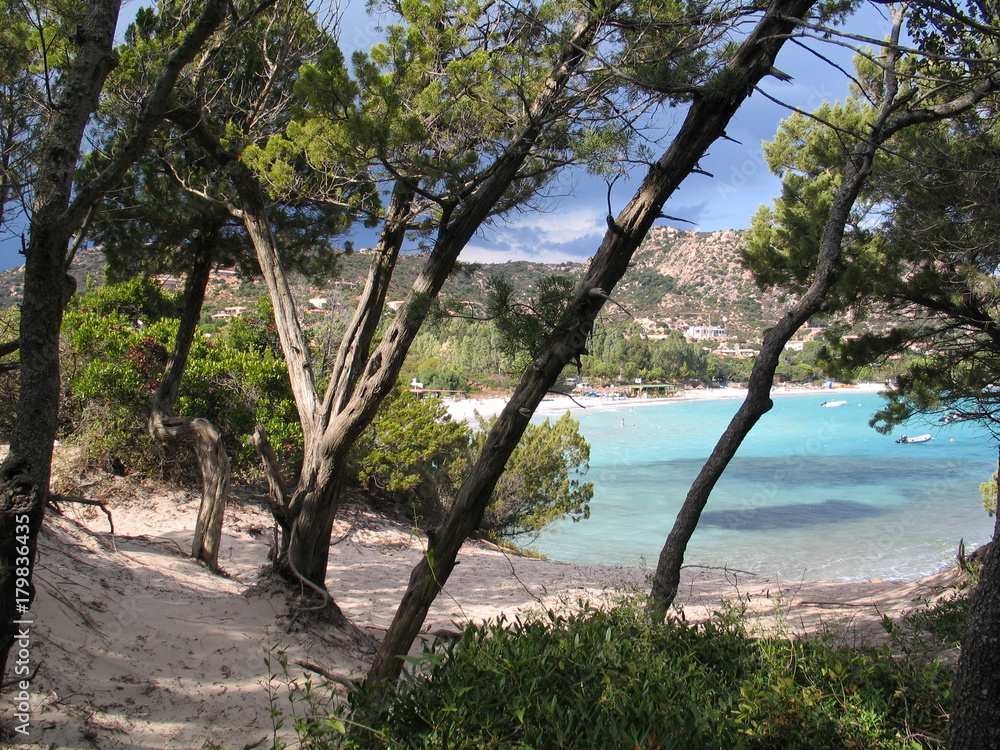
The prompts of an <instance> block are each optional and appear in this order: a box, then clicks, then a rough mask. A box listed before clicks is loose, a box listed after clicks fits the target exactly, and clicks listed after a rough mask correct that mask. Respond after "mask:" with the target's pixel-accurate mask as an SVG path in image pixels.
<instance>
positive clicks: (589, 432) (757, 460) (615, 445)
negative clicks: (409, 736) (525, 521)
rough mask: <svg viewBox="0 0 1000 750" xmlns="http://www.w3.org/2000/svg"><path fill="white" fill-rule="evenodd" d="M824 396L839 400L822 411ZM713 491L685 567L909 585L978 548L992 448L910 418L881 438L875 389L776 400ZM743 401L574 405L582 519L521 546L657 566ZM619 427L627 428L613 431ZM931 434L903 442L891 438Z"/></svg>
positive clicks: (971, 432)
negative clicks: (586, 503) (585, 468)
mask: <svg viewBox="0 0 1000 750" xmlns="http://www.w3.org/2000/svg"><path fill="white" fill-rule="evenodd" d="M833 398H837V399H844V398H846V399H848V403H847V404H845V405H843V406H839V407H835V408H824V407H822V406H821V404H822V402H824V401H830V400H832V399H833ZM774 402H775V406H774V408H773V409H772V410H771V411H770V412H769V413H768V414H766V415H765V416H764V417H763V418H762V419H761V421H760V422H759V423H758V424H757V426H756V427H755V428H754V429H753V431H752V432H751V433H750V435H749V437H748V438H747V440H746V441H745V442H744V444H743V446H742V447H741V448H740V450H739V452H738V453H737V455H736V457H735V458H734V460H733V462H732V463H731V464H730V467H729V468H728V470H727V471H726V473H725V475H724V476H723V478H722V479H721V480H720V482H719V484H718V485H717V486H716V488H715V490H714V491H713V493H712V497H711V499H710V500H709V503H708V506H707V508H706V509H705V512H704V514H703V516H702V521H701V524H700V525H699V528H698V530H697V531H696V532H695V535H694V537H693V538H692V540H691V543H690V545H689V546H688V552H687V557H686V561H687V563H691V564H703V565H711V566H728V567H730V568H737V569H742V570H748V571H752V572H755V573H760V574H763V575H773V576H779V577H781V578H786V579H800V578H802V579H819V578H839V579H867V578H887V579H912V578H916V577H919V576H921V575H925V574H929V573H934V572H937V571H938V570H941V569H942V568H943V567H945V566H946V565H948V564H949V563H950V562H952V561H953V560H954V557H955V552H956V549H957V546H958V543H959V540H960V539H963V538H964V540H965V545H966V549H967V550H972V549H974V548H975V546H976V545H978V544H981V543H983V542H985V541H987V540H988V539H989V538H990V535H991V533H992V529H993V520H992V519H991V518H989V516H987V514H986V513H985V511H984V510H983V508H982V501H981V498H980V491H979V485H980V483H981V482H984V481H986V480H987V479H989V477H990V475H991V474H992V472H993V471H994V469H995V467H996V455H997V454H996V447H995V445H994V443H993V441H992V439H991V438H990V437H989V436H987V435H985V434H984V433H983V432H982V431H981V430H980V429H978V428H976V427H975V426H974V425H970V424H954V425H943V424H940V423H938V422H933V423H930V422H920V423H915V424H910V425H907V426H906V428H905V429H899V430H897V431H895V433H894V434H892V435H879V434H878V433H877V432H875V431H874V430H873V429H871V428H870V427H869V426H868V420H869V418H870V417H871V415H872V413H873V412H874V411H875V409H876V408H877V407H878V406H879V405H880V404H881V403H882V400H881V399H880V398H879V397H878V396H877V395H876V394H868V393H853V394H848V395H841V394H836V396H834V395H833V394H831V393H829V392H827V393H818V394H808V395H798V394H797V395H787V396H776V397H775V399H774ZM740 403H741V400H738V399H726V400H703V401H687V402H668V403H663V404H649V405H644V404H639V405H636V406H634V407H633V406H630V405H629V404H628V403H625V404H623V405H621V406H616V407H613V408H612V407H594V408H590V409H585V410H580V409H575V410H574V411H573V416H574V417H575V418H576V419H579V420H580V422H581V430H582V432H583V434H584V435H585V436H586V438H587V440H588V441H589V442H590V443H591V446H592V448H591V468H590V472H589V473H588V475H587V479H588V481H592V482H594V485H595V489H594V499H593V500H592V502H591V504H590V505H591V517H590V518H589V519H588V520H586V521H581V522H579V523H572V522H569V521H564V522H559V523H556V524H553V525H552V526H551V527H549V528H548V529H546V530H544V531H543V532H542V534H541V535H540V536H539V537H538V539H537V540H535V541H534V542H533V543H531V546H534V547H536V548H537V549H539V550H540V551H542V552H544V553H545V554H547V555H548V556H550V557H551V558H553V559H556V560H565V561H570V562H588V563H604V564H612V565H617V564H621V565H645V566H647V567H653V566H655V564H656V559H657V556H658V555H659V552H660V548H661V547H662V545H663V542H664V540H665V539H666V536H667V533H668V532H669V530H670V527H671V526H672V524H673V521H674V517H675V515H676V513H677V510H678V509H679V507H680V505H681V502H682V501H683V499H684V496H685V494H686V493H687V491H688V488H689V487H690V485H691V481H692V480H693V479H694V477H695V476H696V475H697V473H698V471H699V470H700V469H701V467H702V465H703V463H704V460H705V458H706V457H707V456H708V455H709V454H710V453H711V451H712V448H713V446H714V445H715V442H716V441H717V440H718V438H719V436H720V435H721V434H722V432H723V430H724V429H725V427H726V425H727V424H728V422H729V419H730V417H731V416H732V415H733V414H734V413H735V411H736V409H738V408H739V405H740ZM623 421H624V426H623V425H622V422H623ZM904 432H905V433H908V434H910V435H919V434H924V433H928V432H929V433H931V434H932V435H934V439H933V440H931V441H930V442H928V443H923V444H914V445H900V444H897V443H896V442H895V439H896V438H897V437H898V436H899V435H900V434H902V433H904Z"/></svg>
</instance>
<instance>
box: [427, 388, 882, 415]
mask: <svg viewBox="0 0 1000 750" xmlns="http://www.w3.org/2000/svg"><path fill="white" fill-rule="evenodd" d="M884 388H885V386H884V385H882V384H881V383H860V384H858V385H851V386H837V387H835V388H819V387H803V386H784V385H777V386H775V387H774V388H772V389H771V393H772V395H775V396H795V395H813V396H815V395H817V394H830V397H831V400H832V399H833V398H834V397H836V398H842V397H843V396H849V395H850V394H852V393H878V392H879V391H881V390H883V389H884ZM746 395H747V390H746V388H689V389H687V390H683V391H680V392H678V393H677V394H676V395H674V396H668V397H665V398H623V397H620V396H619V397H616V396H611V395H599V396H584V395H582V394H581V395H579V396H577V395H573V396H560V395H552V396H547V397H545V398H544V399H543V400H542V403H541V404H539V405H538V409H537V410H536V412H535V413H536V414H539V415H561V414H562V413H563V412H566V411H569V412H570V413H572V412H575V411H583V410H586V409H618V408H625V407H628V408H634V407H636V406H651V405H653V404H667V403H674V402H677V401H700V400H707V399H743V398H746ZM447 405H448V413H449V414H450V415H451V416H452V418H453V419H457V420H460V421H463V422H473V421H475V415H476V413H477V412H478V414H479V415H480V416H481V417H492V416H495V415H497V414H499V413H500V412H501V411H503V408H504V406H506V405H507V399H505V398H465V399H459V400H449V401H447Z"/></svg>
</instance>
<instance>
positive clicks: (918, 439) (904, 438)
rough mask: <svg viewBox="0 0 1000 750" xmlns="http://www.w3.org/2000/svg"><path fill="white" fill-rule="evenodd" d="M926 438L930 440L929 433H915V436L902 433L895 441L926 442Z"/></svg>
mask: <svg viewBox="0 0 1000 750" xmlns="http://www.w3.org/2000/svg"><path fill="white" fill-rule="evenodd" d="M928 440H931V436H930V435H917V436H916V437H909V436H907V435H903V436H902V437H901V438H899V440H897V441H896V442H897V443H926V442H927V441H928Z"/></svg>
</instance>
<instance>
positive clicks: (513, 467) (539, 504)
mask: <svg viewBox="0 0 1000 750" xmlns="http://www.w3.org/2000/svg"><path fill="white" fill-rule="evenodd" d="M495 421H496V419H495V418H492V419H487V420H484V421H483V422H482V425H481V429H480V430H479V431H477V432H476V434H475V436H474V438H473V440H472V451H471V453H470V454H469V455H468V457H467V459H466V461H464V462H459V463H457V464H456V466H455V467H453V468H452V472H453V474H455V475H456V476H457V477H460V476H462V475H463V473H464V471H465V469H466V467H467V465H468V464H469V463H471V461H472V460H473V459H474V458H475V457H476V456H478V455H479V452H480V451H481V450H482V447H483V446H484V445H485V443H486V437H487V435H488V433H489V430H490V429H491V428H492V426H493V424H494V422H495ZM579 428H580V423H579V422H578V421H576V420H575V419H573V418H572V417H571V416H570V415H569V412H566V413H565V414H563V416H561V417H560V418H559V419H557V420H556V421H555V422H551V421H550V420H548V419H546V420H545V421H544V422H542V423H541V424H529V425H528V428H527V430H525V433H524V436H523V437H522V438H521V441H520V442H519V443H518V445H517V448H515V449H514V452H513V454H512V455H511V457H510V459H509V460H508V462H507V469H506V471H505V472H504V474H503V476H502V477H500V481H499V482H497V486H496V489H495V490H494V491H493V498H492V500H491V501H490V505H489V507H488V508H487V509H486V514H485V516H484V518H483V521H482V524H481V526H480V528H481V529H483V530H485V531H488V532H490V533H493V534H496V535H498V536H516V535H518V534H525V533H532V532H537V531H540V530H541V529H542V528H544V527H545V526H546V525H548V524H550V523H552V522H553V521H555V520H558V519H560V518H565V517H566V516H569V517H570V518H572V519H573V520H574V521H580V520H582V519H585V518H589V517H590V506H589V505H588V503H589V502H590V499H591V498H592V497H593V495H594V485H593V483H591V482H583V481H581V480H580V477H582V476H583V475H584V474H586V473H587V471H588V470H589V468H590V465H589V463H588V462H589V461H590V445H589V444H588V443H587V441H586V440H585V439H584V437H583V435H581V434H580V431H579Z"/></svg>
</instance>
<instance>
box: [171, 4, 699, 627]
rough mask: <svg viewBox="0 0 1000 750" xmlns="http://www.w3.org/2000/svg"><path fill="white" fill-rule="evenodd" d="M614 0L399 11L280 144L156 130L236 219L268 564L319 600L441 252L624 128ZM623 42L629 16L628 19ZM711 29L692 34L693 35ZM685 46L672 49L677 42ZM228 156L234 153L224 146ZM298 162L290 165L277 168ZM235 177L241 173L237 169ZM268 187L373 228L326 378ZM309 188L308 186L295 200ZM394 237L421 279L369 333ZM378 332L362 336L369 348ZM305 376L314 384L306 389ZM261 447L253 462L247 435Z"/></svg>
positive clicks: (337, 72) (192, 122)
mask: <svg viewBox="0 0 1000 750" xmlns="http://www.w3.org/2000/svg"><path fill="white" fill-rule="evenodd" d="M622 7H623V6H622V4H621V3H619V2H612V3H609V4H603V3H602V4H598V5H597V6H576V5H574V4H554V5H552V6H548V5H546V6H543V7H535V6H532V5H530V4H520V3H501V4H489V5H483V6H480V5H478V4H476V3H456V4H451V3H429V4H423V3H410V4H405V5H402V6H401V7H399V8H397V11H398V12H399V13H400V16H401V21H402V23H401V24H399V25H396V26H391V27H389V29H388V34H387V40H386V42H385V43H383V44H380V45H377V46H376V47H374V48H373V49H372V50H371V52H370V53H368V54H355V56H354V61H353V68H352V71H348V69H347V67H346V66H345V64H344V61H343V58H342V57H341V56H340V55H339V54H337V53H336V52H335V51H333V50H331V51H330V52H329V53H328V54H326V55H324V56H323V58H322V59H321V60H320V62H319V63H318V64H317V65H315V66H311V67H307V68H306V69H304V70H303V72H302V76H301V81H300V84H299V91H300V92H301V94H302V96H303V97H304V99H305V106H304V108H303V118H302V119H300V120H297V121H295V122H293V123H291V124H290V125H289V127H288V129H287V132H286V134H285V136H284V137H283V138H280V139H279V138H274V139H270V140H269V141H268V142H267V143H266V144H255V143H239V142H236V140H235V139H233V138H232V137H231V134H226V135H227V137H226V139H225V142H224V140H223V138H222V136H223V134H224V130H223V129H222V123H219V122H218V121H216V120H215V119H214V118H213V116H212V112H211V110H210V109H209V108H207V107H204V106H201V104H200V103H198V102H190V103H189V104H187V105H185V106H181V107H178V108H177V109H176V110H175V111H174V112H173V113H172V114H171V117H172V119H173V120H174V121H175V122H177V123H178V125H180V126H182V127H184V128H186V129H187V131H188V132H189V133H190V134H191V136H192V138H194V139H195V141H196V142H197V143H198V145H199V147H200V148H203V149H204V150H205V151H206V152H208V153H211V154H213V155H214V156H215V157H216V159H217V160H218V162H219V164H220V165H222V166H224V168H225V169H226V170H227V173H228V177H229V179H230V180H231V183H232V186H233V190H234V196H235V200H234V201H233V203H234V213H235V214H236V215H238V216H239V217H240V218H241V219H242V220H243V221H244V223H245V225H246V228H247V231H248V233H249V235H250V237H251V239H252V241H253V242H254V245H255V247H256V249H257V257H258V261H259V263H260V266H261V269H262V271H263V274H264V279H265V282H266V283H267V286H268V290H269V292H270V295H271V299H272V302H273V305H274V310H275V319H276V322H277V326H278V332H279V336H280V338H281V343H282V348H283V351H284V354H285V358H286V361H287V363H288V368H289V374H290V377H291V382H292V388H293V392H294V394H295V399H296V403H297V404H298V409H299V416H300V420H301V424H302V427H303V433H304V438H305V457H304V460H303V464H302V468H301V471H300V472H299V476H298V481H297V483H294V485H293V483H286V482H285V480H284V478H283V477H281V476H279V475H278V473H277V472H276V471H274V470H273V467H274V463H273V461H270V460H268V461H266V465H267V466H268V467H269V476H270V478H271V480H272V481H271V486H272V506H273V510H274V512H275V516H276V518H277V521H278V523H279V525H280V526H281V528H282V530H283V532H284V533H283V548H282V550H281V557H280V559H279V560H278V567H279V569H282V570H284V571H285V572H286V573H288V574H289V576H290V577H293V578H296V579H299V580H302V581H303V582H307V583H308V584H309V586H310V587H312V588H314V589H316V590H317V591H320V592H323V595H324V601H325V602H326V603H327V604H328V605H329V612H330V613H331V615H332V616H333V617H335V618H336V619H337V620H338V621H342V616H340V614H339V611H338V610H336V608H335V605H334V604H333V603H332V602H330V601H329V599H327V598H325V597H326V592H325V578H326V567H327V557H328V554H329V543H330V534H331V529H332V525H333V521H334V518H335V516H336V512H337V507H338V502H339V497H340V487H341V483H342V481H343V478H344V472H345V468H346V459H347V453H348V450H349V449H350V447H351V445H352V444H353V443H354V441H355V440H356V439H357V437H358V436H359V435H360V434H361V432H362V431H363V430H364V429H365V427H366V426H367V425H368V424H369V423H370V421H371V420H372V418H373V417H374V415H375V412H376V411H377V409H378V407H379V405H380V403H381V402H382V401H383V399H384V398H385V397H386V395H387V394H388V393H389V392H390V391H391V389H392V387H393V385H394V383H395V381H396V378H397V376H398V374H399V371H400V368H401V367H402V364H403V361H404V359H405V357H406V354H407V351H408V349H409V346H410V344H411V343H412V341H413V339H414V337H415V336H416V334H417V332H418V331H419V329H420V326H421V325H422V323H423V321H424V320H425V319H426V317H427V315H428V312H429V309H430V306H431V303H432V301H433V300H434V299H435V297H436V296H437V295H438V293H439V291H440V290H441V288H442V286H443V284H444V283H445V281H446V280H447V279H448V277H449V276H450V274H451V273H452V272H453V271H454V269H455V268H456V264H457V261H458V257H459V254H460V253H461V251H462V249H463V248H464V247H465V245H466V243H467V242H468V241H469V240H470V239H471V238H472V237H473V235H474V234H475V232H476V231H477V230H478V229H479V228H480V227H481V226H482V225H483V224H484V223H485V222H487V221H488V220H490V219H491V218H492V217H494V216H497V215H500V214H503V213H506V212H509V211H511V210H513V209H515V208H516V207H518V206H522V205H524V204H525V203H526V202H528V201H530V200H531V199H532V198H533V197H534V196H536V195H537V194H538V193H539V191H540V190H541V189H542V188H543V187H544V186H545V184H546V183H547V181H548V180H549V178H550V177H551V175H553V174H554V173H555V171H556V170H558V169H559V168H560V167H563V166H565V165H566V164H568V163H571V162H572V161H574V160H578V159H580V158H583V157H589V158H598V157H599V156H601V155H603V154H604V153H607V152H608V150H609V149H614V150H617V149H621V148H627V146H628V143H627V128H623V127H622V126H621V125H620V124H619V122H618V121H617V120H616V119H615V117H614V115H615V114H616V113H620V114H623V115H624V113H621V112H620V107H619V106H618V104H617V103H616V102H614V101H612V100H611V99H610V98H609V97H608V96H606V93H607V90H608V87H609V86H611V85H614V84H613V81H614V76H613V75H612V74H611V71H610V69H609V67H608V66H607V65H606V64H605V62H604V61H602V60H601V59H599V56H598V55H599V52H602V51H603V49H604V45H606V44H610V42H609V40H610V39H612V37H614V36H615V35H618V34H620V32H619V31H618V30H617V27H616V22H617V23H618V24H619V26H620V25H621V22H623V21H624V20H625V19H626V16H625V15H622V14H623V11H622ZM677 17H678V11H677V9H675V8H673V7H669V8H666V9H663V10H656V11H652V18H651V19H650V21H649V23H648V24H647V26H649V27H650V29H651V31H650V33H654V31H655V33H656V34H657V35H659V36H660V37H661V38H662V40H663V45H664V47H663V48H664V49H666V48H667V47H668V46H669V45H670V44H673V45H674V46H675V47H676V48H678V49H680V48H682V47H683V45H684V43H687V44H689V45H690V44H691V41H690V37H691V35H692V34H693V32H692V29H691V26H690V25H685V26H684V27H683V28H684V31H685V34H684V35H683V36H681V35H678V34H676V33H675V31H674V30H673V28H672V25H671V20H672V19H676V18H677ZM631 26H632V27H633V30H630V32H629V33H631V34H633V35H634V36H637V37H639V36H641V34H640V32H639V31H637V30H635V29H636V28H637V27H638V21H637V20H636V19H634V18H633V19H632V22H631ZM712 32H717V28H716V27H708V28H707V30H706V32H705V33H706V34H710V33H712ZM688 49H689V50H690V46H689V47H688ZM235 147H238V148H235ZM289 162H291V163H292V164H293V165H300V166H301V169H300V170H296V169H293V168H292V167H290V166H289ZM250 166H253V167H254V168H255V171H251V169H250ZM265 188H266V189H267V190H269V191H270V192H271V193H272V194H273V193H283V192H289V193H292V194H295V193H300V192H304V193H306V194H316V193H319V194H321V195H322V196H324V199H325V200H329V201H333V202H338V201H343V200H344V197H343V196H344V195H346V194H348V193H350V192H351V191H354V194H355V195H357V196H364V195H365V192H364V191H365V189H369V194H370V198H368V200H367V202H366V201H365V200H358V201H357V202H356V203H355V204H354V205H355V206H356V207H357V208H358V210H364V211H368V212H374V210H375V207H376V206H375V202H374V198H375V197H377V195H378V194H381V195H382V196H384V197H385V200H386V203H385V206H384V208H383V209H382V210H380V211H378V212H377V213H375V214H374V216H373V218H374V219H375V220H377V221H378V222H379V223H380V224H381V227H382V230H381V234H380V238H379V241H378V244H377V245H376V247H375V248H374V249H373V251H372V258H373V260H372V264H371V268H370V271H369V275H368V279H367V282H366V284H365V288H364V290H363V292H362V294H361V298H360V301H359V303H358V306H357V308H356V311H355V314H354V316H353V317H352V319H351V320H350V322H349V323H348V326H347V330H346V332H345V333H344V335H343V337H342V339H341V343H340V347H339V350H338V352H337V355H336V358H335V361H334V364H333V367H332V369H331V370H330V372H328V373H319V372H317V371H316V368H315V366H314V364H313V362H312V360H311V357H310V350H309V346H308V341H307V339H306V336H305V333H304V331H303V329H302V327H301V325H300V321H299V320H298V318H297V315H296V310H295V307H294V303H293V301H292V298H291V295H290V293H289V288H288V279H287V274H286V271H285V268H284V267H283V265H282V263H281V262H280V258H279V254H278V248H279V242H278V239H277V238H276V236H275V234H274V232H273V231H272V227H271V223H270V221H269V216H268V213H267V211H266V202H265ZM313 191H315V192H313ZM407 233H415V234H417V235H419V236H420V237H421V238H422V241H423V242H424V243H425V249H426V251H427V252H426V254H425V256H424V263H423V267H422V270H421V271H420V273H419V274H418V276H417V278H416V279H415V281H414V282H413V284H412V285H411V287H410V290H409V292H408V294H407V295H406V298H405V300H404V302H403V305H402V307H401V308H400V309H399V310H398V311H397V312H396V314H395V315H394V316H393V318H392V320H391V321H390V322H389V323H388V325H387V327H386V328H385V330H383V331H379V330H378V326H379V323H380V320H381V318H382V312H383V306H384V302H385V299H386V294H387V291H388V288H389V283H390V281H391V279H392V277H393V272H394V270H395V267H396V262H397V260H398V258H399V254H400V252H401V250H402V248H403V243H404V239H405V237H406V235H407ZM379 337H380V338H379ZM321 378H323V379H326V381H327V383H326V387H325V391H323V392H321V391H320V388H319V384H320V382H321ZM258 441H259V444H260V445H261V450H262V453H263V454H264V455H265V457H266V456H268V455H269V454H270V453H271V452H270V451H269V450H268V446H267V445H266V436H264V435H262V434H260V433H258Z"/></svg>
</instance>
